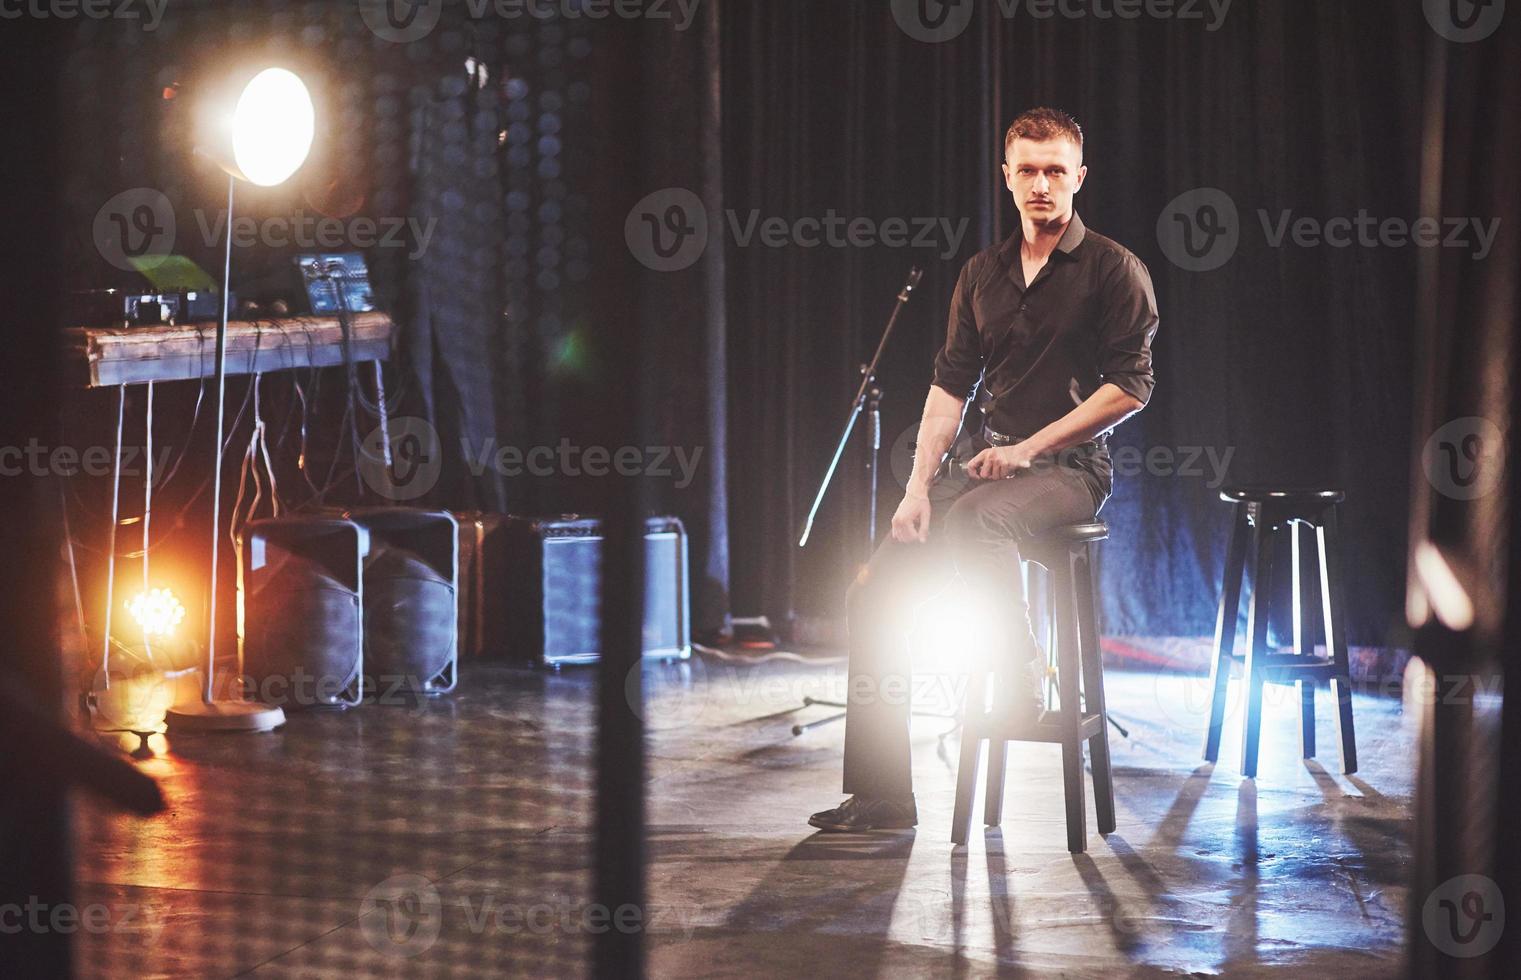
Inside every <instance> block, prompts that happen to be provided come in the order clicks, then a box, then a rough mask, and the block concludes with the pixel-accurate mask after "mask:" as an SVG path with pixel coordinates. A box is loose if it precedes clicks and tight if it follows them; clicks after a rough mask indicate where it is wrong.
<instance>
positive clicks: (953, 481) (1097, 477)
mask: <svg viewBox="0 0 1521 980" xmlns="http://www.w3.org/2000/svg"><path fill="white" fill-rule="evenodd" d="M986 445H987V444H986V443H985V442H982V441H981V440H978V441H977V442H976V443H974V445H973V446H972V448H971V451H972V452H976V451H979V450H980V449H982V448H985V447H986ZM965 458H967V459H969V458H970V456H965ZM1112 488H1113V467H1112V464H1111V462H1110V459H1109V454H1108V450H1107V449H1106V448H1100V447H1097V446H1094V445H1093V444H1089V445H1088V446H1087V447H1083V448H1078V449H1072V450H1065V451H1063V452H1062V453H1060V454H1057V455H1056V456H1046V457H1041V458H1038V459H1036V460H1035V462H1034V465H1033V466H1032V467H1031V468H1030V469H1029V470H1023V471H1020V472H1019V473H1018V474H1017V475H1016V476H1014V477H1013V478H1012V479H1007V480H968V479H967V478H966V477H964V476H962V477H959V478H955V477H952V478H950V479H947V480H944V481H942V482H940V483H937V484H936V485H935V486H934V487H932V488H931V490H930V502H931V507H932V515H933V516H932V517H931V523H930V530H929V541H928V542H926V543H922V544H921V543H917V542H915V543H907V544H905V543H902V542H899V541H896V540H894V539H893V538H892V537H891V536H889V537H888V538H887V540H886V541H884V542H882V544H881V545H880V546H879V547H878V548H877V551H876V553H875V554H874V555H872V558H871V561H870V562H869V563H868V564H867V565H866V566H865V567H864V568H863V569H862V570H861V572H860V574H859V575H858V576H857V577H856V580H855V582H854V583H852V585H851V587H850V591H849V596H848V603H847V606H848V618H849V627H850V688H849V691H848V694H847V699H846V700H847V707H846V712H845V792H846V793H848V794H852V795H861V796H870V797H882V798H888V799H905V798H907V797H908V796H909V795H910V794H911V793H912V791H913V781H912V775H911V773H910V767H909V739H908V723H909V714H910V709H911V704H910V701H911V692H912V690H913V676H912V671H913V668H912V666H911V664H910V650H909V643H908V636H907V634H908V631H909V629H910V628H911V627H912V626H913V621H914V613H915V610H916V609H917V607H918V606H920V605H922V604H923V603H924V601H925V600H927V599H930V598H932V597H934V596H936V595H937V594H939V593H941V592H943V591H944V590H945V589H947V588H954V589H961V590H964V595H965V599H966V600H967V601H966V603H965V606H964V608H966V609H968V610H976V611H980V612H981V613H982V614H985V615H986V616H987V617H988V618H987V620H986V621H984V622H983V623H980V624H978V625H979V626H981V627H983V629H984V630H985V632H984V633H983V634H982V635H985V636H987V637H989V638H990V641H991V642H992V643H993V645H994V647H995V648H994V649H991V650H986V651H957V653H959V654H960V653H971V654H972V655H974V656H993V657H997V658H1000V661H1001V662H1000V663H995V664H993V665H990V666H1002V664H1003V663H1007V664H1009V665H1010V666H1015V665H1019V664H1023V663H1026V662H1028V661H1029V660H1030V659H1033V658H1034V657H1035V656H1036V646H1035V636H1034V633H1033V631H1032V629H1031V626H1030V611H1029V604H1028V602H1027V601H1026V596H1025V594H1024V586H1023V581H1022V577H1021V574H1020V566H1021V562H1020V556H1019V545H1018V543H1017V542H1018V539H1020V538H1024V537H1030V536H1033V535H1037V534H1039V533H1040V532H1041V531H1043V530H1047V529H1049V528H1052V527H1057V526H1059V525H1062V524H1079V523H1083V522H1085V521H1091V520H1093V519H1094V518H1095V517H1096V515H1097V514H1098V511H1099V509H1100V508H1102V507H1103V505H1104V502H1105V501H1106V500H1107V499H1108V497H1109V494H1110V492H1111V490H1112ZM927 652H929V651H927Z"/></svg>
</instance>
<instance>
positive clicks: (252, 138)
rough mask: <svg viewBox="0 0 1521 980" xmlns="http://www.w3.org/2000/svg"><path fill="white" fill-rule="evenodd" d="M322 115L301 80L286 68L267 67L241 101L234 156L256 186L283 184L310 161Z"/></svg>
mask: <svg viewBox="0 0 1521 980" xmlns="http://www.w3.org/2000/svg"><path fill="white" fill-rule="evenodd" d="M316 125H317V113H316V109H314V108H313V106H312V97H311V95H310V93H308V92H307V90H306V86H305V85H304V84H303V83H302V81H301V79H300V78H298V77H296V75H295V74H294V73H292V72H289V71H287V70H285V69H284V68H266V69H264V70H263V71H261V72H259V74H257V75H255V76H254V78H253V81H251V82H249V83H248V86H247V87H246V88H244V89H243V94H242V95H241V96H239V97H238V106H237V109H236V110H235V111H234V113H233V119H232V157H233V162H234V163H236V164H237V167H238V170H240V171H241V172H242V173H243V176H244V177H246V178H248V180H249V181H250V182H251V183H254V184H258V185H259V186H260V187H273V186H275V185H276V184H281V183H284V182H285V181H286V180H288V179H289V178H290V175H291V174H293V173H295V172H296V171H297V170H299V169H300V168H301V164H303V163H305V162H306V155H307V154H308V153H310V152H311V149H312V137H313V135H314V134H315V132H316Z"/></svg>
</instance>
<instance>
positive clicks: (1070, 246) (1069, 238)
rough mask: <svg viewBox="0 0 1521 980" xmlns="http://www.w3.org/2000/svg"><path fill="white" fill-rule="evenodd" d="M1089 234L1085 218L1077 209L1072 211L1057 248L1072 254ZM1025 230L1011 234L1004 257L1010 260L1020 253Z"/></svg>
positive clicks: (1064, 253) (1006, 243)
mask: <svg viewBox="0 0 1521 980" xmlns="http://www.w3.org/2000/svg"><path fill="white" fill-rule="evenodd" d="M1087 234H1088V226H1087V225H1085V224H1083V219H1082V218H1080V217H1079V216H1078V213H1077V212H1076V211H1073V212H1072V220H1071V221H1068V222H1067V227H1066V228H1065V229H1064V230H1063V231H1062V237H1061V238H1060V239H1059V240H1058V241H1057V243H1056V250H1057V251H1058V252H1061V253H1062V254H1063V255H1068V256H1070V255H1071V254H1072V253H1073V252H1074V251H1076V250H1077V247H1078V246H1079V245H1081V244H1082V243H1083V239H1084V238H1085V237H1086V236H1087ZM1023 237H1024V233H1023V230H1016V231H1015V232H1014V234H1012V235H1010V236H1009V240H1008V241H1006V242H1004V243H1003V254H1004V257H1005V258H1007V259H1010V260H1013V259H1014V258H1017V257H1018V255H1019V244H1020V242H1021V241H1022V240H1023Z"/></svg>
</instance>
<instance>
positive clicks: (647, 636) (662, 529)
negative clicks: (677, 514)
mask: <svg viewBox="0 0 1521 980" xmlns="http://www.w3.org/2000/svg"><path fill="white" fill-rule="evenodd" d="M503 530H504V537H505V541H506V545H507V549H508V561H507V568H508V570H509V574H508V579H507V596H508V603H507V605H508V609H509V614H508V646H509V650H510V652H511V655H512V657H513V658H514V659H517V660H522V661H527V662H529V663H533V664H539V665H546V666H552V667H559V666H562V665H564V664H589V663H596V661H597V659H598V654H599V650H600V648H601V628H602V617H601V587H602V543H603V538H602V524H601V522H600V521H599V520H597V519H595V518H587V517H581V516H579V515H574V514H571V515H565V516H562V517H557V518H541V519H532V518H523V517H509V518H508V519H507V522H506V526H505V527H504V529H503ZM644 545H645V547H644V556H645V557H644V573H645V586H646V587H645V593H644V655H645V656H646V657H649V658H655V659H665V660H671V659H682V660H685V659H687V658H688V657H690V656H691V655H692V640H691V612H690V592H689V587H688V580H687V579H688V575H687V534H686V528H684V527H683V526H682V524H681V521H679V520H678V519H676V518H674V517H653V518H649V519H648V520H647V521H646V522H645V530H644Z"/></svg>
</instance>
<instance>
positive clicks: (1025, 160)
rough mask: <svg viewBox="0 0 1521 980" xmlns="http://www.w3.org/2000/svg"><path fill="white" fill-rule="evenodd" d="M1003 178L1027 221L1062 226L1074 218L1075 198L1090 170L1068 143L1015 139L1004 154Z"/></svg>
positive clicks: (1079, 153)
mask: <svg viewBox="0 0 1521 980" xmlns="http://www.w3.org/2000/svg"><path fill="white" fill-rule="evenodd" d="M1003 176H1004V180H1005V182H1006V183H1007V184H1008V186H1009V193H1011V194H1013V195H1014V206H1015V207H1017V208H1019V213H1020V215H1021V216H1022V217H1023V218H1024V219H1025V220H1026V221H1028V222H1030V223H1031V224H1035V225H1043V224H1047V223H1049V222H1056V223H1058V224H1061V223H1064V222H1066V221H1067V220H1068V219H1069V218H1071V216H1072V197H1073V195H1075V194H1076V193H1077V192H1078V190H1080V189H1081V188H1082V186H1083V178H1084V177H1086V176H1088V168H1087V167H1085V166H1083V157H1082V152H1081V151H1080V150H1079V149H1078V148H1077V144H1076V143H1074V142H1072V141H1071V140H1069V139H1054V140H1044V141H1040V142H1037V141H1035V140H1027V139H1016V140H1015V141H1014V142H1013V143H1012V144H1011V145H1010V146H1009V150H1008V153H1007V154H1005V158H1004V165H1003Z"/></svg>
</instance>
